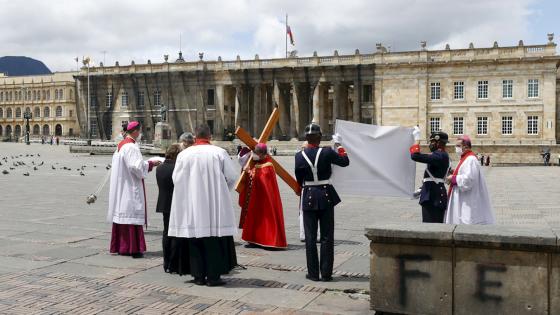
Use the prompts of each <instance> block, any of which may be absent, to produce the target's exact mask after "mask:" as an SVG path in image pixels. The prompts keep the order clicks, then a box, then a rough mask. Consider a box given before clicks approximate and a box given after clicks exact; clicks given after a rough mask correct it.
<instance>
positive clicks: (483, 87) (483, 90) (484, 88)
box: [477, 80, 488, 99]
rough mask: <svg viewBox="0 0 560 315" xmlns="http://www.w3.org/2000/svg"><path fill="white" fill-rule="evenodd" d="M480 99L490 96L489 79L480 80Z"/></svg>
mask: <svg viewBox="0 0 560 315" xmlns="http://www.w3.org/2000/svg"><path fill="white" fill-rule="evenodd" d="M477 97H478V98H479V99H487V98H488V80H484V81H478V95H477Z"/></svg>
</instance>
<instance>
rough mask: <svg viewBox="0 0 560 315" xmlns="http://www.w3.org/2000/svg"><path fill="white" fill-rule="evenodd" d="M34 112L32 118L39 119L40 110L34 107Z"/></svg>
mask: <svg viewBox="0 0 560 315" xmlns="http://www.w3.org/2000/svg"><path fill="white" fill-rule="evenodd" d="M34 112H35V113H34V114H33V118H39V117H41V109H40V108H39V107H35V110H34Z"/></svg>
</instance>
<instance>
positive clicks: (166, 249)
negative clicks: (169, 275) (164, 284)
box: [161, 212, 172, 272]
mask: <svg viewBox="0 0 560 315" xmlns="http://www.w3.org/2000/svg"><path fill="white" fill-rule="evenodd" d="M162 214H163V235H162V237H161V248H162V249H163V270H165V271H166V272H168V270H169V267H170V263H171V252H172V251H171V239H170V238H169V236H167V231H168V229H169V213H165V212H164V213H162Z"/></svg>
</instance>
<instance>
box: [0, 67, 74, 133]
mask: <svg viewBox="0 0 560 315" xmlns="http://www.w3.org/2000/svg"><path fill="white" fill-rule="evenodd" d="M75 74H76V72H55V73H53V74H50V75H37V76H14V77H12V76H0V139H4V140H12V141H17V140H19V139H22V138H23V137H24V136H25V133H26V121H25V119H24V113H25V112H29V113H31V119H30V120H29V129H30V130H29V133H30V137H31V138H32V139H33V138H40V137H41V136H58V137H77V136H79V135H80V127H79V125H78V120H77V116H78V115H77V109H76V108H77V107H76V83H75V80H74V77H73V75H75Z"/></svg>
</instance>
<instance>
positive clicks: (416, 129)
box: [412, 126, 421, 141]
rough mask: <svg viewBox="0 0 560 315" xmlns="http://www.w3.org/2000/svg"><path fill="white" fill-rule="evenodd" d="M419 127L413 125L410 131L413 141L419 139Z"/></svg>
mask: <svg viewBox="0 0 560 315" xmlns="http://www.w3.org/2000/svg"><path fill="white" fill-rule="evenodd" d="M420 134H421V132H420V127H418V126H415V127H414V130H413V131H412V136H413V137H414V141H419V140H420Z"/></svg>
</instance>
